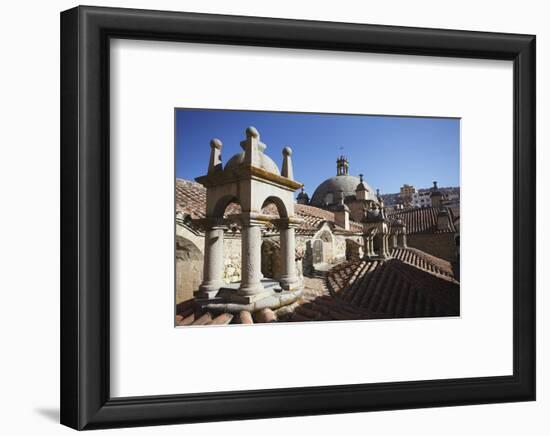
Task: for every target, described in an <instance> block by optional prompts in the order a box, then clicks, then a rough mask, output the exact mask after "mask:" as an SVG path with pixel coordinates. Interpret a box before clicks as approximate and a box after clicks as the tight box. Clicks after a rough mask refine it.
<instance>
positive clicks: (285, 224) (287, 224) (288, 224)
mask: <svg viewBox="0 0 550 436" xmlns="http://www.w3.org/2000/svg"><path fill="white" fill-rule="evenodd" d="M303 222H304V220H303V219H301V218H297V217H289V218H275V219H272V220H271V223H272V224H273V225H274V226H275V227H277V228H278V229H279V230H281V229H296V228H298V227H300V225H301V224H302V223H303Z"/></svg>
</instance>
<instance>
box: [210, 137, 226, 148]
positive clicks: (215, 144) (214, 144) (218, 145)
mask: <svg viewBox="0 0 550 436" xmlns="http://www.w3.org/2000/svg"><path fill="white" fill-rule="evenodd" d="M222 145H223V144H222V142H221V141H220V140H219V139H218V138H213V139H212V140H211V141H210V147H212V148H217V149H218V150H221V149H222Z"/></svg>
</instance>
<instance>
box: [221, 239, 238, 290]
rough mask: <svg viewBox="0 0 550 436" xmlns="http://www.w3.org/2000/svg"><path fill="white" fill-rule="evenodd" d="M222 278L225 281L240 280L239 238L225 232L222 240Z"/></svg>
mask: <svg viewBox="0 0 550 436" xmlns="http://www.w3.org/2000/svg"><path fill="white" fill-rule="evenodd" d="M223 262H224V268H223V280H224V281H225V283H234V282H240V281H241V238H240V235H239V236H231V237H230V236H228V234H227V233H226V234H225V237H224V240H223Z"/></svg>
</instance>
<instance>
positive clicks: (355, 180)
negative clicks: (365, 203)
mask: <svg viewBox="0 0 550 436" xmlns="http://www.w3.org/2000/svg"><path fill="white" fill-rule="evenodd" d="M359 183H361V180H360V179H359V177H356V176H350V175H347V174H346V175H340V176H334V177H331V178H330V179H327V180H325V181H324V182H323V183H321V184H320V185H319V186H318V187H317V189H316V190H315V192H314V193H313V197H311V205H313V206H317V207H324V206H325V204H327V205H331V204H336V203H338V198H339V195H340V191H343V192H344V198H346V197H349V196H354V197H355V189H356V188H357V185H359ZM363 185H364V186H365V187H366V188H367V190H368V192H367V200H372V201H377V199H376V193H375V192H374V190H373V189H372V188H371V187H370V186H369V185H368V184H367V183H366V182H365V181H364V180H363Z"/></svg>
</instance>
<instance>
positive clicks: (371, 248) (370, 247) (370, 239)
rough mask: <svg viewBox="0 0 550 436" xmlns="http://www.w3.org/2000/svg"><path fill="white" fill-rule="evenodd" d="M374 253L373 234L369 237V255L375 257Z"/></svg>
mask: <svg viewBox="0 0 550 436" xmlns="http://www.w3.org/2000/svg"><path fill="white" fill-rule="evenodd" d="M374 255H375V253H374V236H371V237H370V238H369V256H370V257H373V256H374Z"/></svg>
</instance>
